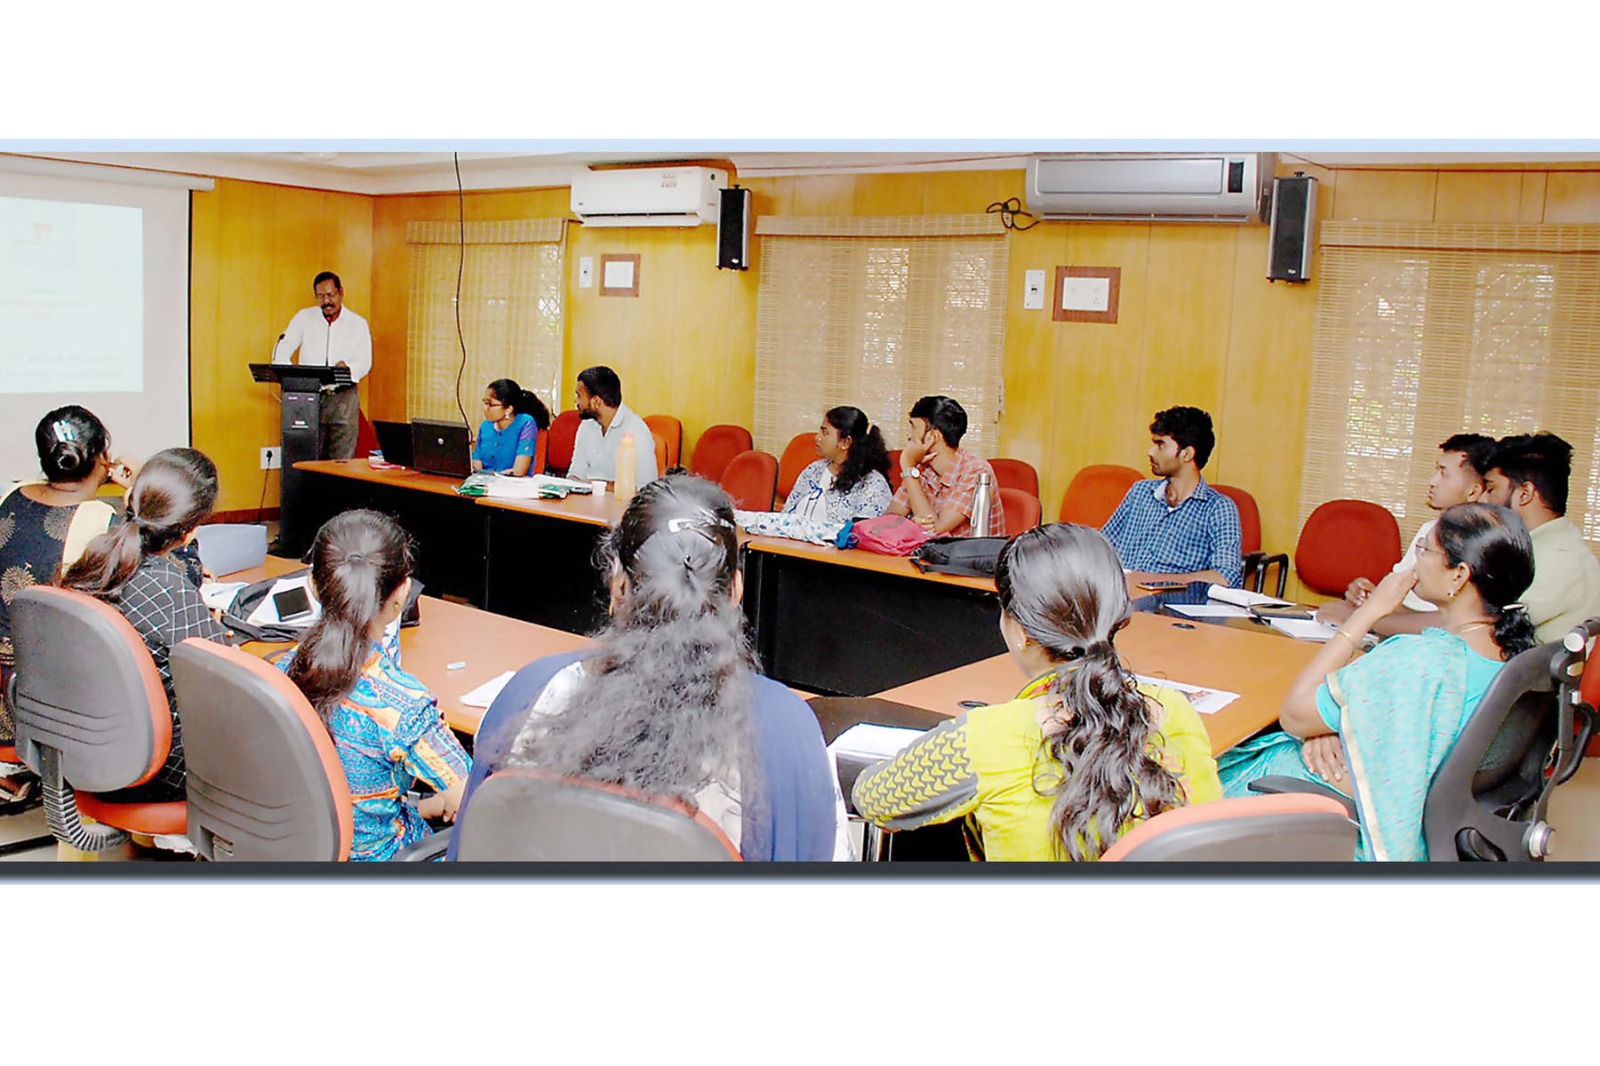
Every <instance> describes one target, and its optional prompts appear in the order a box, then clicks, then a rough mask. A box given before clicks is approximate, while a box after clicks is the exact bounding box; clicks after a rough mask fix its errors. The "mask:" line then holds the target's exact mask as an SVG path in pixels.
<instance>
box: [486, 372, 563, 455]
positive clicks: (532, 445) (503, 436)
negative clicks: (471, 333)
mask: <svg viewBox="0 0 1600 1066" xmlns="http://www.w3.org/2000/svg"><path fill="white" fill-rule="evenodd" d="M483 414H484V418H483V423H482V424H481V425H480V426H479V427H478V442H477V443H476V444H475V445H473V447H472V469H474V470H489V471H492V472H494V473H497V474H510V475H511V476H512V477H527V476H528V474H529V472H530V471H532V469H533V457H534V454H535V451H536V446H537V445H538V443H539V432H540V430H545V429H549V428H550V411H549V409H548V408H547V407H545V405H544V401H542V400H540V399H539V397H537V396H535V395H534V394H533V393H531V392H528V391H527V390H525V389H524V388H523V387H522V386H521V385H518V384H517V383H516V382H515V381H513V380H511V379H510V378H500V379H498V380H496V381H491V382H489V387H488V388H487V389H484V390H483Z"/></svg>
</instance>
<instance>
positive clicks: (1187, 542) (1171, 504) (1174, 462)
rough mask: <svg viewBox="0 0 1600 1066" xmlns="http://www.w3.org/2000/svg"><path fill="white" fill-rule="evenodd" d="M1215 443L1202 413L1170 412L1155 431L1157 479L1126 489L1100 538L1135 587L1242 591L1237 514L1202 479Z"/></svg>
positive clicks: (1153, 451) (1189, 409) (1164, 413)
mask: <svg viewBox="0 0 1600 1066" xmlns="http://www.w3.org/2000/svg"><path fill="white" fill-rule="evenodd" d="M1216 443H1217V438H1216V435H1215V434H1214V433H1213V432H1212V430H1211V416H1210V415H1208V414H1206V413H1205V412H1204V411H1202V410H1200V409H1199V408H1198V407H1169V408H1167V410H1165V411H1161V412H1159V413H1158V414H1157V415H1156V417H1155V420H1154V421H1152V422H1151V423H1150V451H1149V452H1148V453H1146V454H1147V455H1148V456H1149V458H1150V472H1151V473H1152V474H1154V475H1155V478H1154V479H1152V480H1149V481H1141V482H1139V483H1138V484H1136V485H1134V486H1133V488H1131V489H1129V490H1128V494H1127V495H1126V496H1124V497H1123V498H1122V503H1121V504H1119V505H1118V506H1117V510H1116V512H1115V513H1114V514H1112V516H1111V517H1110V518H1109V519H1108V520H1107V521H1106V524H1105V527H1104V529H1103V530H1102V532H1104V533H1105V535H1106V539H1107V540H1109V541H1111V546H1112V547H1114V548H1116V549H1117V555H1118V556H1119V557H1120V558H1121V559H1122V566H1123V569H1125V570H1127V571H1129V574H1130V576H1131V577H1133V578H1134V579H1135V580H1136V581H1138V582H1140V583H1145V584H1153V583H1161V582H1174V583H1188V582H1191V581H1208V582H1210V583H1212V584H1215V585H1237V584H1238V583H1239V578H1240V575H1241V573H1242V571H1243V569H1244V564H1243V561H1242V560H1241V558H1240V554H1239V509H1238V508H1237V507H1235V506H1234V505H1233V501H1232V500H1230V499H1228V497H1226V496H1224V495H1223V494H1222V493H1220V492H1218V491H1217V490H1216V489H1214V488H1212V487H1211V486H1210V485H1208V484H1206V479H1205V478H1203V477H1201V476H1200V471H1201V470H1202V469H1203V468H1204V467H1205V465H1206V460H1208V459H1210V458H1211V450H1212V448H1214V447H1215V446H1216Z"/></svg>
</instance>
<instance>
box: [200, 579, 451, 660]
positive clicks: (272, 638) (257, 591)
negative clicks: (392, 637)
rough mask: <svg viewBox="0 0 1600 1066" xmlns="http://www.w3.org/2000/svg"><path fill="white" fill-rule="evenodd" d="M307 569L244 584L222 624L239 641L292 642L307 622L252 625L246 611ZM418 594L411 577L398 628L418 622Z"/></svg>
mask: <svg viewBox="0 0 1600 1066" xmlns="http://www.w3.org/2000/svg"><path fill="white" fill-rule="evenodd" d="M310 569H311V568H310V567H309V566H308V567H306V568H305V569H304V570H295V571H293V572H291V573H287V574H279V575H278V576H277V577H269V578H265V579H263V580H261V581H257V582H256V583H255V584H253V585H246V586H245V587H244V588H242V589H240V590H239V591H238V593H237V594H236V595H235V596H234V597H233V602H232V603H231V604H229V605H228V608H227V610H225V611H223V612H222V624H223V625H224V626H226V627H228V629H230V630H232V631H233V634H234V641H235V642H236V643H239V644H243V643H246V642H247V641H252V640H259V641H262V642H263V643H266V644H293V643H295V642H297V641H298V640H299V639H300V638H301V637H303V636H305V635H306V630H307V629H308V628H309V625H286V624H284V623H281V622H280V623H277V624H267V625H256V624H255V623H254V622H250V621H248V620H247V619H249V617H250V613H251V612H252V611H254V610H255V609H256V608H257V607H259V606H260V605H261V601H262V600H264V599H266V598H267V594H268V593H270V592H271V591H272V587H273V586H274V585H276V584H277V583H278V582H280V581H282V580H283V579H284V578H286V577H300V576H301V575H303V574H305V573H307V572H308V571H309V570H310ZM421 595H422V582H420V581H418V580H417V579H416V578H412V579H411V591H410V593H409V594H408V596H407V598H406V609H405V611H404V612H402V613H401V615H400V628H401V629H409V628H410V627H412V626H414V625H420V624H421V623H422V611H421V608H420V605H419V604H418V603H417V599H418V597H420V596H421Z"/></svg>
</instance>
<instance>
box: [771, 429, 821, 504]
mask: <svg viewBox="0 0 1600 1066" xmlns="http://www.w3.org/2000/svg"><path fill="white" fill-rule="evenodd" d="M816 460H817V435H816V434H815V433H796V434H795V435H794V436H793V437H791V438H790V439H789V443H788V444H786V445H784V447H783V456H782V457H781V458H780V459H779V460H778V495H779V496H782V497H785V498H787V497H788V495H789V493H791V492H793V491H794V483H795V481H796V480H797V479H798V478H799V477H800V471H802V470H804V469H805V468H806V467H808V466H810V465H811V464H812V463H814V462H816Z"/></svg>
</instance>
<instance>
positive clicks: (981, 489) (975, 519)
mask: <svg viewBox="0 0 1600 1066" xmlns="http://www.w3.org/2000/svg"><path fill="white" fill-rule="evenodd" d="M993 499H994V486H993V485H990V484H989V471H987V470H980V471H979V472H978V487H977V488H975V489H973V490H972V535H973V536H974V537H987V536H990V535H991V533H992V530H991V529H990V526H989V507H990V501H991V500H993Z"/></svg>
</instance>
